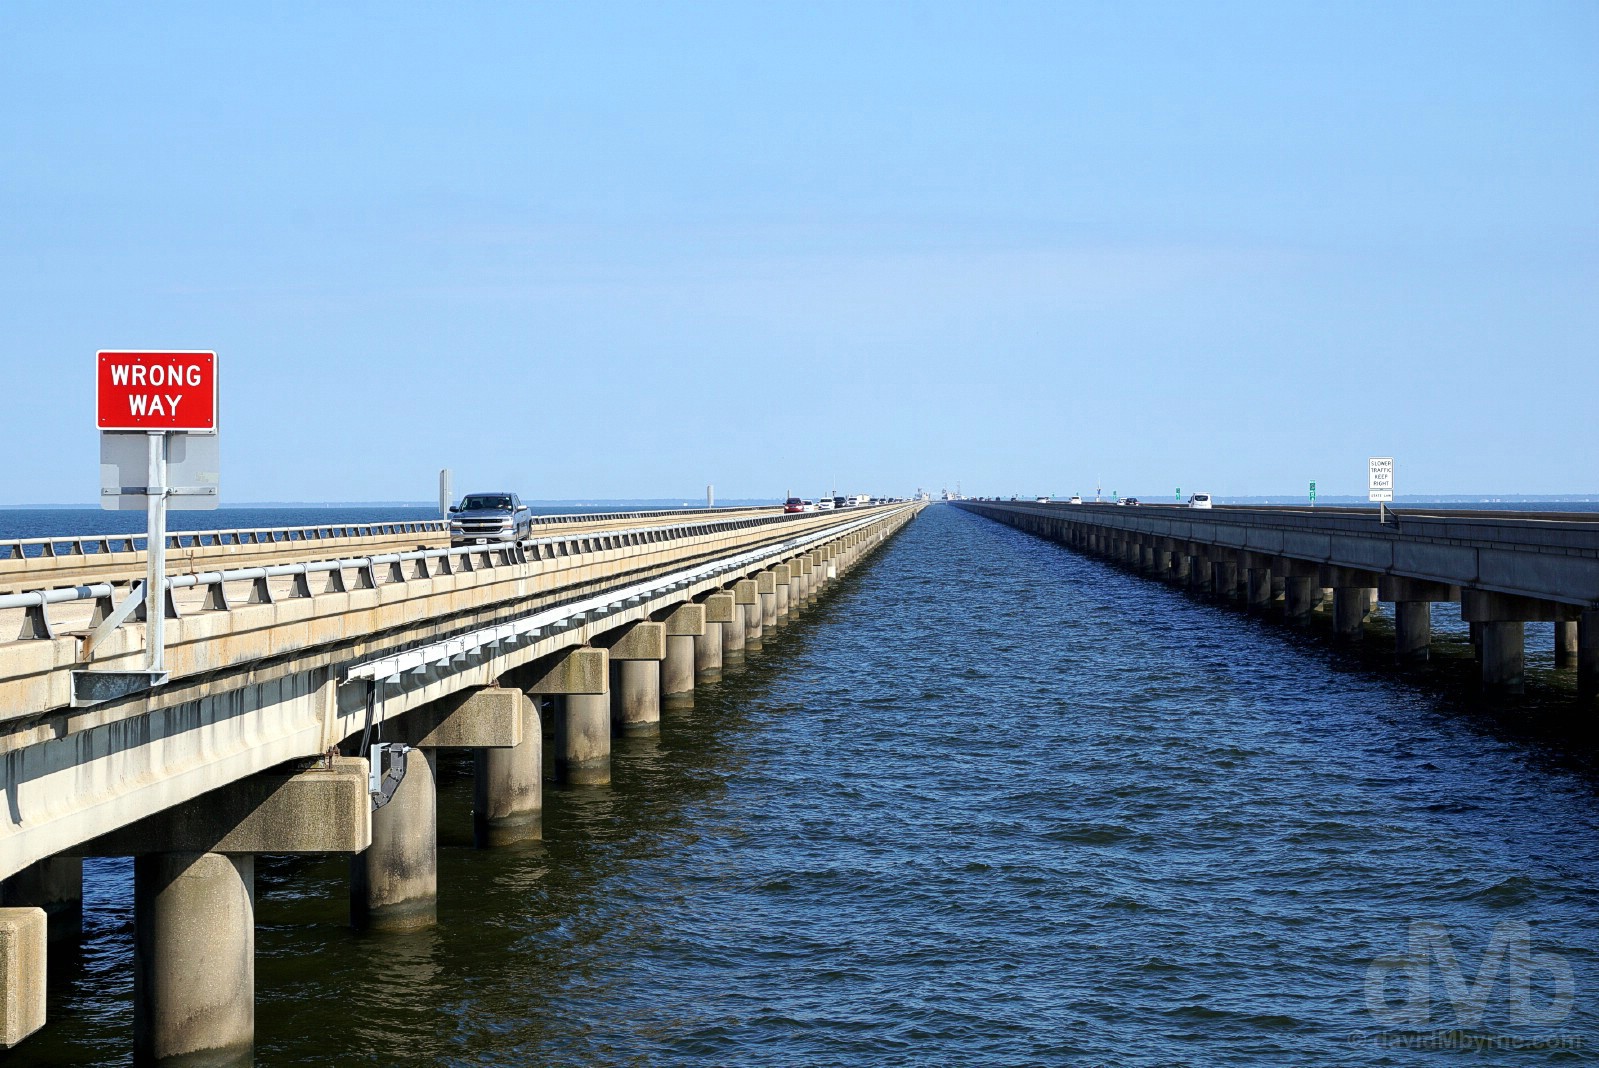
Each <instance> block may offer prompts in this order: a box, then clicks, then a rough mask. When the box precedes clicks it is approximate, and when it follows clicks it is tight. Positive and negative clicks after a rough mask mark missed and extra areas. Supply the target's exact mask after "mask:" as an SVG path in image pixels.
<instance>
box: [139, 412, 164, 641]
mask: <svg viewBox="0 0 1599 1068" xmlns="http://www.w3.org/2000/svg"><path fill="white" fill-rule="evenodd" d="M147 483H148V484H147V485H146V486H145V488H144V492H145V505H146V513H145V514H146V529H145V538H144V544H145V553H144V556H145V573H144V618H145V631H144V633H145V640H144V666H145V667H146V668H147V669H149V670H150V671H165V670H166V664H165V660H166V621H167V597H166V585H167V434H166V431H164V430H153V431H151V432H150V472H149V476H148V479H147Z"/></svg>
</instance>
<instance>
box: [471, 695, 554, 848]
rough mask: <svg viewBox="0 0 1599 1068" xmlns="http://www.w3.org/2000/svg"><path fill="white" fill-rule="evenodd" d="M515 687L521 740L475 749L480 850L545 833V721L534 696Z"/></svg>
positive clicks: (474, 816)
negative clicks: (543, 721) (540, 714)
mask: <svg viewBox="0 0 1599 1068" xmlns="http://www.w3.org/2000/svg"><path fill="white" fill-rule="evenodd" d="M510 692H511V693H514V694H516V697H517V703H518V704H519V705H520V706H521V707H520V715H521V728H522V729H521V734H522V739H521V741H519V742H518V743H517V744H516V745H514V746H510V747H501V746H479V747H476V748H474V749H473V751H472V764H473V768H472V771H473V774H472V836H473V840H474V841H475V842H476V844H477V846H478V847H479V848H480V849H483V848H492V847H494V846H502V845H509V844H511V843H513V842H522V841H528V840H530V839H535V838H541V837H543V824H544V731H543V723H542V720H541V718H540V716H539V710H538V706H537V705H535V704H534V702H533V699H532V698H530V697H528V696H527V695H526V694H524V693H522V692H521V691H518V690H512V691H510Z"/></svg>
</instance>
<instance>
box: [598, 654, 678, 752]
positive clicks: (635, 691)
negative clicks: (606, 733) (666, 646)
mask: <svg viewBox="0 0 1599 1068" xmlns="http://www.w3.org/2000/svg"><path fill="white" fill-rule="evenodd" d="M662 640H663V642H664V641H665V636H664V635H663V636H662ZM689 640H690V641H693V639H692V638H690V639H689ZM611 670H612V672H613V673H614V675H613V677H612V679H611V725H612V726H613V727H614V728H615V730H616V733H618V734H658V733H660V730H661V665H660V661H658V660H615V661H613V662H612V664H611Z"/></svg>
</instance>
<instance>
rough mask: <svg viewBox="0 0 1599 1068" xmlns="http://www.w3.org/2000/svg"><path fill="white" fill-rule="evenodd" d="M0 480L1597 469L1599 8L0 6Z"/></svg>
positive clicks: (1561, 486) (1480, 476) (1134, 477)
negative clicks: (190, 408) (151, 374)
mask: <svg viewBox="0 0 1599 1068" xmlns="http://www.w3.org/2000/svg"><path fill="white" fill-rule="evenodd" d="M0 40H3V41H4V42H5V55H6V61H5V62H4V63H3V64H0V101H3V103H0V205H3V210H0V292H3V294H4V296H3V297H0V300H3V301H4V305H3V306H4V309H5V315H4V320H5V323H6V328H5V329H4V330H3V331H0V346H3V349H0V351H3V358H0V372H3V374H4V381H5V384H6V390H5V392H6V396H7V403H6V404H5V406H4V418H3V422H0V426H3V428H4V429H3V432H0V444H3V445H4V447H5V448H6V449H7V450H8V451H9V452H10V454H11V456H12V457H13V458H14V462H13V463H11V464H8V465H6V467H5V468H4V470H3V472H0V503H56V502H73V501H88V500H92V499H93V498H94V496H95V493H96V489H97V485H98V467H97V463H98V445H97V438H96V431H95V430H94V424H93V411H92V406H93V358H94V352H95V351H96V350H97V349H100V348H115V347H176V348H210V349H215V350H216V351H217V352H218V353H219V361H220V367H221V374H222V388H221V392H222V399H221V404H222V420H223V423H222V425H223V434H224V437H223V441H222V446H223V452H222V457H223V471H222V475H223V497H224V501H225V502H226V501H233V502H248V501H257V500H280V499H294V500H380V499H382V500H386V499H415V500H428V499H431V498H432V497H433V496H434V490H435V481H436V474H437V471H438V469H439V468H440V467H443V466H449V467H451V468H452V469H453V470H454V471H455V482H456V486H457V488H461V489H465V488H470V487H471V486H478V485H484V486H510V487H514V488H516V489H518V490H520V491H521V492H522V493H523V494H524V495H525V496H529V497H538V498H580V497H608V498H620V497H673V496H682V497H685V498H688V499H692V498H693V497H695V496H697V495H699V494H700V493H702V492H703V487H704V485H705V483H707V482H715V483H716V485H717V488H718V494H719V495H720V496H723V497H728V498H731V497H775V496H778V495H781V494H782V493H783V492H784V491H785V490H788V489H790V488H792V489H793V490H794V491H795V492H798V493H804V494H806V495H811V494H814V493H818V492H821V491H823V490H824V489H832V488H835V487H836V488H837V489H838V490H839V491H840V492H845V491H866V492H883V493H887V492H896V493H897V492H909V491H911V490H913V489H915V488H916V487H918V486H923V487H926V488H928V489H931V490H935V491H936V490H937V489H939V488H940V487H942V486H944V485H949V486H950V487H951V488H953V487H954V484H955V482H956V480H960V481H961V483H962V486H963V488H965V489H966V490H967V491H968V492H976V493H985V492H988V493H1006V494H1009V493H1012V492H1055V493H1070V492H1073V491H1080V492H1092V488H1093V485H1094V482H1095V480H1096V479H1099V480H1101V481H1103V483H1104V485H1105V486H1106V488H1107V489H1109V488H1112V487H1115V488H1117V489H1119V490H1120V491H1121V492H1123V493H1139V494H1144V495H1148V496H1151V497H1154V496H1164V495H1166V494H1169V493H1171V492H1172V490H1173V488H1174V487H1176V486H1178V485H1181V486H1183V487H1184V490H1185V492H1187V490H1188V489H1190V488H1192V489H1208V490H1210V491H1212V492H1215V493H1218V494H1291V493H1298V492H1302V490H1303V487H1304V485H1305V483H1306V481H1307V480H1308V479H1311V478H1314V479H1316V480H1317V481H1318V483H1319V487H1320V491H1321V493H1322V494H1324V495H1331V494H1338V493H1358V492H1362V491H1363V489H1364V478H1365V461H1366V458H1367V457H1368V456H1370V455H1385V454H1392V455H1394V456H1395V457H1396V458H1397V482H1398V488H1399V490H1400V492H1401V493H1404V492H1413V493H1452V492H1473V491H1505V492H1517V491H1520V492H1533V493H1537V492H1578V491H1599V470H1596V467H1599V464H1596V463H1595V461H1596V460H1599V426H1596V423H1599V420H1596V418H1595V411H1596V405H1595V402H1596V398H1599V4H1593V3H1589V2H1581V3H1571V4H1559V3H1518V4H1470V3H1447V4H1439V3H1430V2H1429V3H1415V4H1405V3H1398V4H1395V3H1371V4H1362V3H1338V4H1300V3H1276V2H1273V3H1259V4H1225V3H1224V4H1169V5H1168V4H1121V3H1107V4H1069V3H1053V4H1023V3H983V4H975V3H964V4H940V3H924V4H890V3H848V4H828V3H819V4H803V5H800V4H796V5H785V4H771V3H759V4H752V3H748V2H740V3H728V4H619V3H617V4H559V5H557V4H472V3H466V4H442V3H439V4H425V5H423V4H404V3H394V2H388V3H381V4H366V5H362V4H340V5H321V4H292V3H274V4H270V5H268V4H242V3H241V4H193V5H190V4H175V3H156V4H148V5H127V4H107V5H99V4H82V3H59V2H48V3H33V2H18V0H11V2H9V3H6V4H4V5H0Z"/></svg>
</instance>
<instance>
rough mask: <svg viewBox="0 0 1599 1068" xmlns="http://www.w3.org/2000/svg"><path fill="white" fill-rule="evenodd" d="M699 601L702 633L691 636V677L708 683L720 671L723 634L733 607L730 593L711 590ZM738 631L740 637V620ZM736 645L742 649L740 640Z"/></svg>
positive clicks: (730, 619)
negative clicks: (692, 650) (703, 618)
mask: <svg viewBox="0 0 1599 1068" xmlns="http://www.w3.org/2000/svg"><path fill="white" fill-rule="evenodd" d="M702 603H703V604H704V606H705V633H704V634H702V635H700V636H699V637H697V638H695V639H694V677H695V681H697V682H712V681H714V680H716V679H717V678H720V677H721V674H722V652H723V647H724V646H725V644H726V640H725V638H724V637H723V635H724V634H725V633H726V632H727V631H729V630H731V629H732V628H733V612H734V609H735V608H736V607H737V606H736V605H734V603H733V595H732V594H731V593H713V594H711V596H709V597H707V598H705V600H704V601H703V602H702ZM739 630H740V634H739V637H740V638H742V637H743V636H744V635H743V633H742V632H743V625H742V621H740V627H739ZM739 646H740V649H741V650H742V647H743V642H742V641H741V642H740V643H739Z"/></svg>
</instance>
